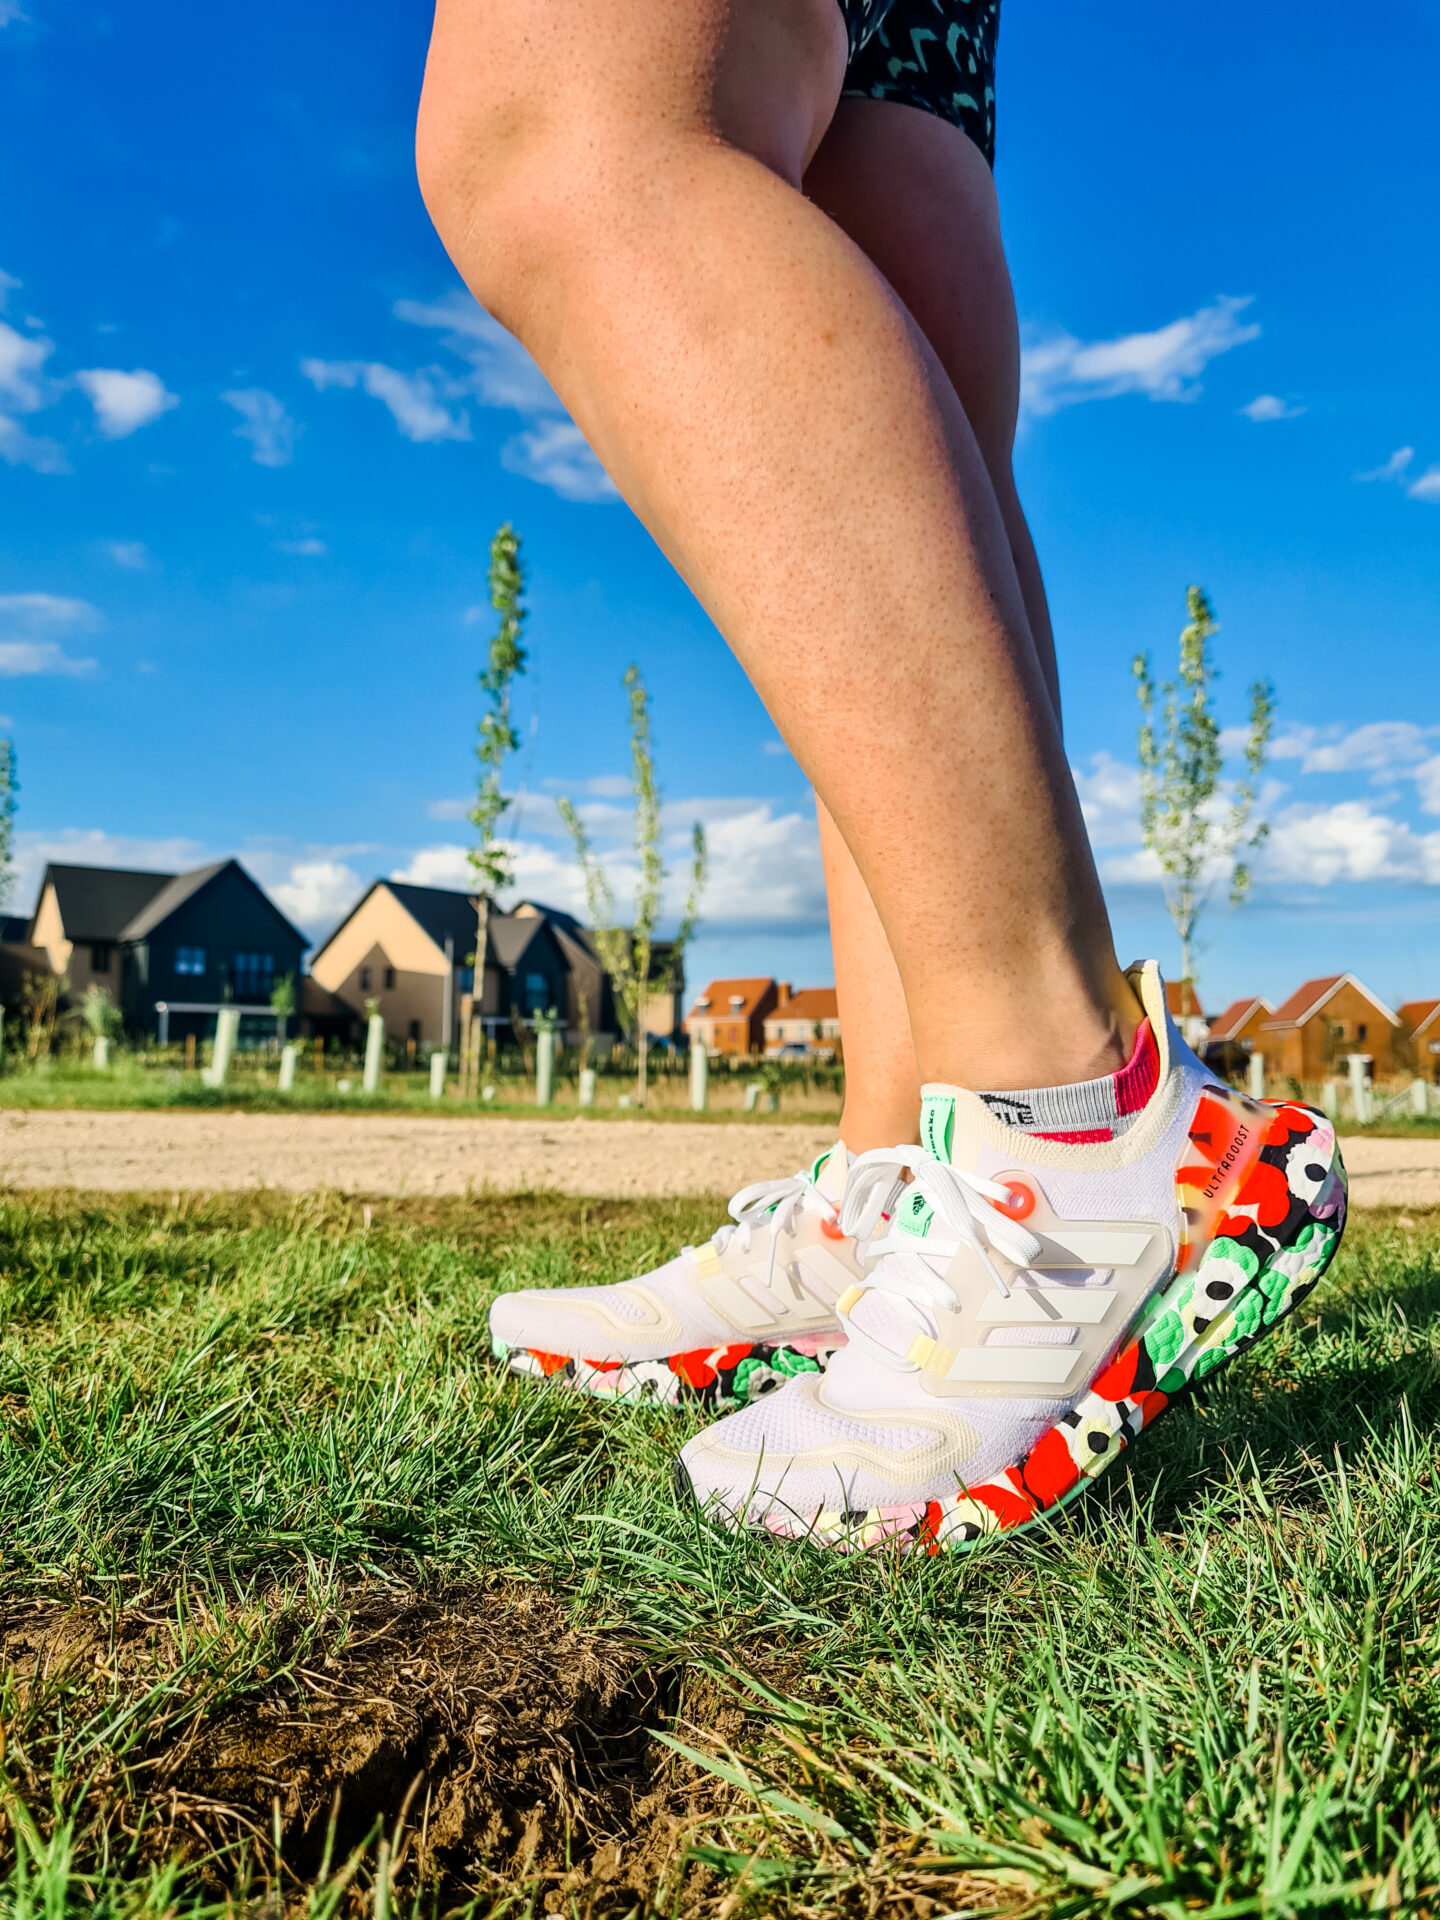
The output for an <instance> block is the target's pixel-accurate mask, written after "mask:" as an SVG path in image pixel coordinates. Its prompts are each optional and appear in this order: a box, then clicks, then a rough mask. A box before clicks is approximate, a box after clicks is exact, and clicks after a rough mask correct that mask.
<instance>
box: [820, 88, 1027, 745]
mask: <svg viewBox="0 0 1440 1920" xmlns="http://www.w3.org/2000/svg"><path fill="white" fill-rule="evenodd" d="M805 192H806V193H807V195H808V196H809V197H810V199H812V200H813V201H814V202H815V204H816V206H818V207H821V208H823V209H824V211H825V212H826V213H828V214H829V215H830V218H831V219H832V220H834V221H835V223H836V224H837V225H838V226H839V227H841V228H843V230H844V231H845V232H846V233H848V234H849V236H850V238H851V239H852V240H853V241H854V242H855V244H856V246H858V247H859V248H860V249H861V251H862V252H863V253H864V254H865V256H866V258H867V259H868V260H870V261H872V262H873V263H874V265H875V266H876V267H877V268H878V269H879V271H880V272H881V273H882V274H883V275H884V276H885V278H886V280H888V281H889V283H890V285H891V286H892V287H893V288H894V290H895V292H896V293H897V294H898V295H899V297H900V299H901V300H902V301H903V303H904V305H905V306H906V308H907V309H908V311H909V312H910V314H911V316H912V317H913V319H914V320H915V323H916V324H917V326H918V327H919V328H920V331H921V332H922V333H923V334H924V335H925V338H926V339H927V340H928V341H929V343H930V345H931V347H932V348H933V349H934V351H935V354H936V357H937V358H938V360H939V362H940V364H941V366H942V367H943V368H944V369H945V372H946V375H947V376H948V378H949V381H950V384H951V386H952V387H954V389H955V393H956V396H957V398H958V399H959V401H960V405H961V406H962V408H963V409H964V411H965V418H966V419H967V420H968V421H969V422H970V428H971V431H972V432H973V433H974V435H975V441H976V445H977V446H978V447H979V449H980V456H981V458H982V459H983V460H984V462H985V470H986V472H987V473H988V474H989V476H990V484H991V486H992V487H993V488H994V491H995V498H996V501H997V502H998V504H999V508H1000V516H1001V519H1002V520H1003V521H1004V523H1005V532H1006V534H1007V536H1008V538H1009V541H1010V554H1011V559H1012V561H1013V563H1014V566H1015V572H1016V575H1017V576H1018V578H1019V582H1020V592H1021V595H1022V596H1023V598H1024V602H1025V614H1026V618H1027V619H1028V620H1029V623H1030V632H1031V634H1032V636H1033V638H1034V641H1035V648H1036V652H1037V653H1038V655H1039V659H1040V666H1041V670H1042V671H1043V673H1044V675H1045V682H1046V685H1047V686H1048V687H1049V689H1050V696H1051V699H1052V700H1053V701H1054V703H1055V711H1056V712H1057V714H1058V712H1059V711H1060V687H1059V680H1058V677H1057V674H1056V668H1055V643H1054V639H1053V637H1052V635H1051V630H1050V611H1049V608H1048V606H1047V605H1046V601H1045V586H1044V582H1043V581H1042V580H1041V577H1040V563H1039V560H1038V559H1037V558H1036V554H1035V546H1034V542H1033V541H1032V540H1031V538H1030V529H1029V527H1028V526H1027V524H1026V521H1025V514H1024V511H1023V509H1022V508H1021V505H1020V498H1019V495H1018V494H1017V493H1016V491H1015V477H1014V474H1013V472H1012V471H1011V464H1010V462H1011V451H1012V448H1013V446H1014V442H1015V423H1016V419H1017V417H1018V414H1019V410H1020V334H1019V328H1018V326H1017V324H1016V319H1015V300H1014V295H1013V294H1012V292H1011V288H1010V270H1009V268H1008V266H1007V265H1006V262H1005V249H1004V247H1003V245H1002V243H1001V238H1000V207H999V203H998V201H997V200H996V197H995V182H994V178H993V176H992V175H991V172H990V169H989V167H988V166H987V165H986V164H985V159H984V156H983V155H982V154H981V153H980V150H979V149H978V148H977V147H976V146H975V144H974V143H973V141H971V140H968V139H967V138H966V137H965V135H964V134H963V133H961V132H960V131H959V129H958V128H956V127H952V126H951V125H949V123H948V122H946V121H944V120H940V119H938V118H937V117H936V116H935V115H934V114H932V113H924V112H921V111H920V110H919V109H917V108H915V107H907V106H900V105H897V104H894V103H892V102H890V101H886V100H858V99H845V100H842V101H841V102H840V104H839V106H838V107H837V108H836V109H835V118H834V119H833V120H832V121H831V123H830V127H829V130H828V132H827V133H826V135H825V138H824V139H823V140H822V141H821V143H820V146H819V149H818V151H817V152H816V155H815V158H814V159H813V160H812V161H811V163H810V166H809V168H808V169H807V170H806V174H805Z"/></svg>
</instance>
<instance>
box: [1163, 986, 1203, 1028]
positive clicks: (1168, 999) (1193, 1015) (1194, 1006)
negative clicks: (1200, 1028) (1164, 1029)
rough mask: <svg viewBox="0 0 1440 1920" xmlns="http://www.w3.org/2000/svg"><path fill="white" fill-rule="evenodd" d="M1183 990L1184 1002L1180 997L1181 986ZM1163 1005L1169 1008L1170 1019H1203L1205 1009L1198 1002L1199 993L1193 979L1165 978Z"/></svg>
mask: <svg viewBox="0 0 1440 1920" xmlns="http://www.w3.org/2000/svg"><path fill="white" fill-rule="evenodd" d="M1182 987H1183V988H1184V990H1185V1001H1186V1002H1188V1005H1187V1004H1185V1002H1182V1000H1181V998H1180V991H1181V988H1182ZM1165 1005H1166V1006H1167V1007H1168V1008H1169V1009H1170V1018H1171V1019H1172V1020H1180V1019H1185V1020H1203V1019H1204V1018H1205V1009H1204V1007H1202V1006H1201V1004H1200V994H1199V991H1198V989H1197V988H1196V985H1195V982H1194V981H1193V980H1167V981H1166V982H1165Z"/></svg>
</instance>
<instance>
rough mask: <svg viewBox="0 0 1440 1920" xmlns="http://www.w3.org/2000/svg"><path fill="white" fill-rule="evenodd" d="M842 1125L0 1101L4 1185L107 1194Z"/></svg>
mask: <svg viewBox="0 0 1440 1920" xmlns="http://www.w3.org/2000/svg"><path fill="white" fill-rule="evenodd" d="M834 1137H835V1136H834V1130H833V1128H830V1127H826V1126H819V1125H810V1124H806V1125H800V1124H796V1125H789V1124H786V1123H784V1122H781V1123H778V1124H777V1123H775V1122H773V1121H772V1122H768V1123H765V1122H761V1123H755V1122H746V1121H729V1122H726V1121H719V1122H706V1121H696V1122H674V1121H671V1122H667V1121H664V1120H592V1119H559V1118H556V1119H548V1118H546V1119H542V1118H539V1117H537V1118H536V1119H534V1120H516V1119H509V1118H498V1117H497V1118H495V1119H479V1120H460V1119H453V1120H452V1119H429V1118H424V1117H417V1118H412V1117H410V1116H408V1115H380V1114H375V1115H367V1114H355V1115H350V1114H340V1115H336V1114H270V1113H265V1114H261V1113H187V1112H183V1111H169V1112H166V1111H161V1112H123V1111H99V1110H94V1109H68V1108H67V1109H63V1110H58V1111H47V1110H41V1109H30V1110H17V1109H13V1108H12V1109H10V1110H8V1111H4V1112H0V1186H6V1187H10V1188H16V1189H18V1188H24V1189H33V1188H38V1187H81V1188H87V1189H90V1190H91V1191H95V1192H102V1193H197V1192H217V1193H224V1192H245V1191H254V1190H258V1189H266V1188H269V1189H273V1190H275V1191H278V1192H282V1193H303V1192H310V1191H316V1190H330V1191H334V1192H338V1193H350V1194H375V1195H381V1194H388V1195H400V1194H405V1195H420V1196H427V1195H442V1194H465V1193H472V1192H473V1193H480V1192H492V1193H525V1192H534V1191H537V1190H544V1191H549V1192H553V1193H565V1194H603V1195H607V1196H611V1197H614V1198H617V1199H618V1198H637V1199H638V1198H645V1199H660V1198H666V1197H676V1198H678V1197H680V1196H683V1195H689V1194H705V1193H734V1192H736V1191H737V1190H738V1189H739V1188H740V1187H742V1186H747V1185H748V1184H749V1183H750V1182H751V1181H752V1180H769V1179H778V1178H780V1177H781V1176H782V1175H784V1174H787V1173H793V1172H794V1171H795V1169H796V1168H797V1167H802V1166H808V1165H809V1164H810V1162H811V1161H813V1160H814V1158H815V1156H816V1155H817V1154H818V1153H821V1152H823V1151H824V1149H825V1148H826V1147H827V1146H829V1145H830V1144H831V1142H832V1141H833V1139H834ZM1343 1144H1344V1151H1345V1161H1346V1165H1347V1166H1348V1168H1349V1170H1350V1194H1351V1199H1352V1201H1353V1203H1354V1204H1355V1205H1356V1206H1362V1207H1365V1206H1402V1207H1406V1206H1410V1207H1426V1206H1436V1205H1440V1139H1434V1140H1431V1139H1424V1138H1414V1137H1411V1138H1397V1139H1388V1140H1387V1139H1376V1138H1373V1137H1371V1136H1368V1135H1366V1136H1352V1137H1351V1138H1349V1139H1347V1140H1346V1141H1345V1142H1344V1143H1343Z"/></svg>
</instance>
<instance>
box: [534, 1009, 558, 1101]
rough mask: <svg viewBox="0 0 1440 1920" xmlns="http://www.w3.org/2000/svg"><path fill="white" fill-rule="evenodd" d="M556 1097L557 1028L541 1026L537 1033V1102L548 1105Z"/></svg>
mask: <svg viewBox="0 0 1440 1920" xmlns="http://www.w3.org/2000/svg"><path fill="white" fill-rule="evenodd" d="M554 1097H555V1029H554V1028H553V1027H541V1029H540V1030H539V1032H538V1033H537V1034H536V1035H535V1104H536V1106H537V1107H548V1106H549V1105H550V1102H551V1101H552V1100H553V1099H554Z"/></svg>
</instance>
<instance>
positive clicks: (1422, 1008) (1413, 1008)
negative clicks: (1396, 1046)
mask: <svg viewBox="0 0 1440 1920" xmlns="http://www.w3.org/2000/svg"><path fill="white" fill-rule="evenodd" d="M1437 1013H1440V1000H1407V1001H1406V1002H1405V1004H1404V1006H1403V1007H1401V1009H1400V1018H1401V1020H1402V1021H1403V1022H1404V1023H1405V1025H1406V1026H1407V1027H1408V1028H1409V1029H1410V1032H1411V1034H1412V1035H1415V1034H1420V1033H1423V1032H1424V1031H1425V1029H1426V1027H1428V1026H1429V1024H1430V1022H1431V1021H1432V1020H1433V1019H1434V1018H1435V1016H1436V1014H1437Z"/></svg>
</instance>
